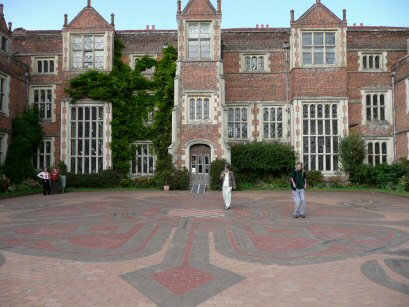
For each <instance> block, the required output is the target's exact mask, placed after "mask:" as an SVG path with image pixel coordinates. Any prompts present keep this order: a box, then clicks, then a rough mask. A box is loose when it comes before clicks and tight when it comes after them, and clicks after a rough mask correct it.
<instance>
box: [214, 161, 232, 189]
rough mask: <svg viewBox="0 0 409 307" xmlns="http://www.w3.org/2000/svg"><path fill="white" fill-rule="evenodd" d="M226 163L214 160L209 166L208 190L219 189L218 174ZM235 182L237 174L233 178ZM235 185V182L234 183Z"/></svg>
mask: <svg viewBox="0 0 409 307" xmlns="http://www.w3.org/2000/svg"><path fill="white" fill-rule="evenodd" d="M226 163H227V161H226V160H225V159H216V160H214V161H213V162H212V163H211V164H210V189H211V190H214V191H217V190H220V189H221V185H220V173H221V172H222V171H223V170H224V166H225V165H226ZM235 177H236V178H235V179H236V181H237V179H238V178H237V174H236V176H235ZM236 184H237V182H236Z"/></svg>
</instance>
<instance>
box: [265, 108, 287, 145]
mask: <svg viewBox="0 0 409 307" xmlns="http://www.w3.org/2000/svg"><path fill="white" fill-rule="evenodd" d="M284 110H285V109H284V107H283V106H274V107H264V108H263V138H264V139H272V140H276V139H282V138H283V135H284V131H283V130H284Z"/></svg>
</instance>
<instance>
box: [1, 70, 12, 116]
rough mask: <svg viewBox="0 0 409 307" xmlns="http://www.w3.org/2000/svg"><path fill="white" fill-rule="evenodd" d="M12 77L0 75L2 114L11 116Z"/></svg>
mask: <svg viewBox="0 0 409 307" xmlns="http://www.w3.org/2000/svg"><path fill="white" fill-rule="evenodd" d="M9 103H10V76H8V75H5V74H2V73H0V113H3V114H6V115H8V114H9Z"/></svg>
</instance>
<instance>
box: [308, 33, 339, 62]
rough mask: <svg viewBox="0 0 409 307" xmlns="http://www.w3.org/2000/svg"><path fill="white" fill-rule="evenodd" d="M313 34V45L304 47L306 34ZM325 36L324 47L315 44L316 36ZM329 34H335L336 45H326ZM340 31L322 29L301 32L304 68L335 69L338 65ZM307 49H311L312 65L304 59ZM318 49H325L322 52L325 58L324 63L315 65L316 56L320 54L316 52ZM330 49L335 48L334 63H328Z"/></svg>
mask: <svg viewBox="0 0 409 307" xmlns="http://www.w3.org/2000/svg"><path fill="white" fill-rule="evenodd" d="M308 33H310V34H311V45H304V43H303V38H304V34H308ZM321 33H322V34H323V43H322V45H318V44H315V42H314V38H315V34H321ZM327 34H334V45H327V44H326V37H327ZM338 41H339V39H338V31H337V30H335V29H321V30H305V31H302V32H301V35H300V46H301V51H300V52H301V56H300V58H301V62H302V66H303V67H328V66H329V67H333V66H337V65H338V62H339V60H338V56H337V55H338V52H337V51H338ZM305 48H311V63H306V60H305V58H304V54H305V53H306V52H305V51H304V49H305ZM318 48H323V50H322V56H323V62H322V63H315V54H318V53H317V52H316V51H315V50H316V49H318ZM329 48H334V63H327V55H328V54H330V53H329V52H328V51H327V49H329Z"/></svg>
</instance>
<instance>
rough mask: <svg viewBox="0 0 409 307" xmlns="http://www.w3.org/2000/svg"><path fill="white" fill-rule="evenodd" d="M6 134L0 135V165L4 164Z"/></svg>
mask: <svg viewBox="0 0 409 307" xmlns="http://www.w3.org/2000/svg"><path fill="white" fill-rule="evenodd" d="M7 145H8V134H7V133H0V165H3V164H4V162H6V157H7V149H8V146H7Z"/></svg>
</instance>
